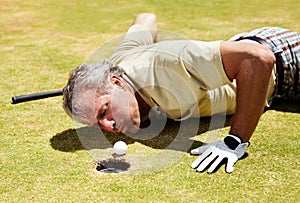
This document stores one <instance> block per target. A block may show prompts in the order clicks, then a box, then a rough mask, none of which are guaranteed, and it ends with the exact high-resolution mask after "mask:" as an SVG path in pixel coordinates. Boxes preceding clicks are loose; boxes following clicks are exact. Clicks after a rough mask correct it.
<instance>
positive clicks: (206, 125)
mask: <svg viewBox="0 0 300 203" xmlns="http://www.w3.org/2000/svg"><path fill="white" fill-rule="evenodd" d="M224 118H225V117H224V116H220V117H218V116H214V122H213V125H212V124H211V123H212V122H211V117H205V118H201V119H200V122H199V118H191V119H188V120H185V121H181V122H178V121H173V120H167V121H166V125H165V126H164V128H163V129H162V130H161V131H160V132H159V133H156V134H154V133H155V132H153V135H151V133H146V134H145V133H142V134H136V135H134V136H130V135H129V136H127V135H124V134H119V135H116V134H112V133H108V132H104V131H101V132H100V130H99V129H98V128H96V127H82V128H79V129H69V130H66V131H63V132H60V133H57V134H56V135H55V136H53V137H52V138H51V139H50V143H51V146H52V147H53V148H54V149H56V150H60V151H64V152H75V151H77V150H91V149H104V148H108V147H110V146H112V145H113V144H114V143H115V142H116V141H118V140H124V141H125V142H126V143H127V144H133V143H135V142H139V143H141V144H143V145H146V146H149V147H152V148H154V149H166V148H167V147H168V149H172V150H180V151H187V150H189V149H187V147H186V146H190V149H191V148H195V147H198V146H201V145H203V143H202V142H199V141H194V140H192V139H190V138H192V137H194V136H195V135H197V134H202V133H204V132H207V131H209V130H215V129H220V128H223V127H226V126H229V125H230V123H231V116H228V117H226V118H225V121H224ZM148 125H149V123H144V126H142V127H147V126H148ZM181 125H184V127H180V126H181ZM179 134H180V135H179ZM139 136H140V137H139ZM139 138H141V139H139ZM145 138H147V139H145ZM171 143H172V145H170V144H171ZM174 143H175V144H174ZM170 146H171V147H170Z"/></svg>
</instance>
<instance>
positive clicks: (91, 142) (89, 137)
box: [50, 99, 300, 152]
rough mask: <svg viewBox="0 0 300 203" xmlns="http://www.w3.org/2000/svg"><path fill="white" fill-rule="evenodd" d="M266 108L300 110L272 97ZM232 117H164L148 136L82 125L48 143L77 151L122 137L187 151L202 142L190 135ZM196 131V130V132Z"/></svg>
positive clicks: (295, 103) (297, 104) (296, 104)
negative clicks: (185, 118)
mask: <svg viewBox="0 0 300 203" xmlns="http://www.w3.org/2000/svg"><path fill="white" fill-rule="evenodd" d="M268 110H276V111H283V112H293V113H300V100H293V101H291V100H283V99H275V100H274V101H273V103H272V105H271V107H269V108H267V109H266V111H268ZM231 118H232V117H231V116H228V117H226V119H225V123H224V116H220V118H219V119H218V117H214V125H211V117H205V118H201V119H200V122H199V118H191V119H188V120H186V121H182V122H177V121H173V120H167V122H166V125H165V126H164V128H163V129H162V130H161V131H160V132H159V133H157V134H155V132H153V133H152V134H153V135H151V133H148V134H146V135H145V133H144V134H137V135H135V136H126V135H124V134H120V135H116V134H112V133H108V132H104V131H101V132H100V131H99V129H98V128H95V127H82V128H79V129H69V130H66V131H63V132H60V133H57V134H56V135H55V136H53V137H52V138H51V139H50V142H51V146H52V147H53V148H54V149H56V150H60V151H64V152H75V151H77V150H91V149H103V148H108V147H111V146H112V145H113V144H114V143H115V142H116V141H118V140H124V141H126V143H127V144H132V143H135V142H139V143H141V144H143V145H146V146H149V147H152V148H154V149H166V148H167V147H168V146H170V143H172V142H174V141H175V142H178V143H181V144H182V146H185V147H180V144H177V145H175V146H173V148H171V149H173V150H181V151H187V149H186V146H190V149H191V148H195V147H198V146H201V145H203V143H201V142H198V141H194V140H191V139H190V138H192V137H194V136H195V135H196V134H202V133H204V132H207V131H209V130H215V129H219V128H223V127H226V126H229V125H230V123H231ZM183 122H184V125H185V127H184V129H181V130H182V131H180V134H183V135H180V136H178V134H179V130H180V126H181V124H182V123H183ZM147 125H149V123H145V124H144V127H147ZM142 127H143V126H142ZM195 128H197V129H195ZM195 132H197V133H196V134H195ZM103 136H104V137H103ZM139 136H140V139H139ZM147 136H148V138H147ZM145 138H147V139H145ZM103 142H106V143H103ZM169 149H170V148H169Z"/></svg>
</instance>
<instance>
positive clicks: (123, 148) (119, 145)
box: [114, 141, 128, 155]
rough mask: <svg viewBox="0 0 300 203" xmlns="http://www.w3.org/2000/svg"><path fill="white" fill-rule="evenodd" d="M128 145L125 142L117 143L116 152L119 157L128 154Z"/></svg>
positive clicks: (115, 145)
mask: <svg viewBox="0 0 300 203" xmlns="http://www.w3.org/2000/svg"><path fill="white" fill-rule="evenodd" d="M127 148H128V146H127V144H126V143H125V142H123V141H117V142H116V143H115V144H114V151H115V153H116V154H117V155H123V154H125V153H126V151H127Z"/></svg>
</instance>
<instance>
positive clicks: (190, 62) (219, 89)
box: [64, 13, 300, 173]
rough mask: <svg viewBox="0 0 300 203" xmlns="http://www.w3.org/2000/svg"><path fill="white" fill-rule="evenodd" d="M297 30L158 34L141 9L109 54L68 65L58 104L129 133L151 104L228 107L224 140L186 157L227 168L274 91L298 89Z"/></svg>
mask: <svg viewBox="0 0 300 203" xmlns="http://www.w3.org/2000/svg"><path fill="white" fill-rule="evenodd" d="M299 69H300V35H299V34H298V33H295V32H292V31H289V30H286V29H282V28H273V27H269V28H260V29H257V30H254V31H252V32H249V33H243V34H239V35H237V36H235V37H233V38H232V39H231V40H229V41H214V42H202V41H194V40H170V41H161V42H158V41H157V26H156V16H155V15H154V14H147V13H143V14H139V15H138V16H137V17H136V19H135V20H134V23H133V25H132V26H131V27H130V28H129V30H128V32H127V33H126V35H125V37H124V39H123V40H122V41H121V43H120V44H119V46H118V47H117V48H116V50H115V51H114V53H113V54H112V56H111V57H110V58H109V59H107V60H106V61H104V62H103V63H101V64H83V65H80V66H79V67H77V68H76V69H75V70H73V71H72V72H71V73H70V79H69V81H68V84H67V86H66V87H65V88H64V109H65V111H66V112H67V114H68V115H70V116H71V117H73V118H74V119H75V120H76V121H79V122H81V123H84V124H87V125H89V126H93V125H95V124H98V125H99V127H100V128H101V129H103V130H106V131H109V132H113V133H125V134H126V133H135V132H137V131H138V129H139V126H140V124H141V122H142V120H143V118H145V117H147V115H148V113H149V111H150V109H154V108H155V107H159V109H160V110H162V111H164V112H165V113H166V115H167V117H168V118H170V119H176V120H183V119H186V118H189V117H199V116H210V115H213V114H217V113H226V114H234V117H233V120H232V124H231V127H230V131H229V133H228V135H227V136H226V137H225V139H224V140H223V141H218V142H214V143H211V144H208V145H205V146H201V147H199V148H196V149H193V150H192V151H191V153H192V154H201V155H200V156H199V157H198V158H197V159H196V161H195V162H194V163H193V164H192V168H194V169H196V170H197V171H199V172H203V171H205V170H207V169H208V172H209V173H211V172H214V171H216V169H218V165H220V163H222V161H223V160H227V163H226V167H225V169H226V172H228V173H230V172H232V171H233V166H234V164H235V163H236V161H237V160H238V159H239V158H241V157H242V156H243V155H244V153H245V149H246V148H247V146H248V145H249V139H250V137H251V136H252V134H253V132H254V130H255V128H256V126H257V123H258V120H259V118H260V116H261V114H262V112H263V109H264V107H265V106H266V105H268V104H269V103H270V101H271V100H272V98H274V97H284V98H296V97H299V93H300V78H299Z"/></svg>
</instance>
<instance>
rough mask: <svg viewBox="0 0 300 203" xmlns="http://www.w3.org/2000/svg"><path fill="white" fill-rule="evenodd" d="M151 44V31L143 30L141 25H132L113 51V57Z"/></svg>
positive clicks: (152, 41)
mask: <svg viewBox="0 0 300 203" xmlns="http://www.w3.org/2000/svg"><path fill="white" fill-rule="evenodd" d="M153 43H154V40H153V37H152V35H151V30H147V29H145V28H144V26H143V25H140V24H134V25H132V26H131V27H130V28H129V29H128V31H127V33H126V34H125V36H124V38H123V40H122V41H121V42H120V44H119V46H118V47H117V49H116V50H115V51H114V53H113V56H115V55H120V54H122V52H124V51H128V50H131V49H133V48H135V47H138V46H144V45H150V44H153ZM112 58H113V57H112Z"/></svg>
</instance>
